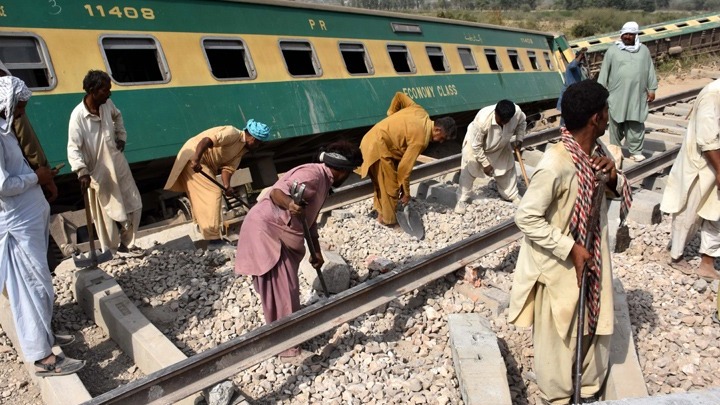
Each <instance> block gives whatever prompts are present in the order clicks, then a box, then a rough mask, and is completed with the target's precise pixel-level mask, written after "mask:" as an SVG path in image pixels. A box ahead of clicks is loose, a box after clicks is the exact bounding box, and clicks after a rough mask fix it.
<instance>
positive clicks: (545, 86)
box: [0, 0, 567, 191]
mask: <svg viewBox="0 0 720 405" xmlns="http://www.w3.org/2000/svg"><path fill="white" fill-rule="evenodd" d="M563 44H564V45H563ZM563 47H565V48H566V49H561V48H563ZM564 50H567V43H564V42H563V41H562V38H560V40H559V41H558V40H557V38H554V36H553V35H552V34H548V33H542V32H537V31H529V30H521V29H512V28H505V27H495V26H489V25H481V24H473V23H465V22H458V21H452V20H445V19H438V18H422V17H414V16H409V15H404V14H397V13H387V12H373V11H367V10H357V9H350V8H341V7H333V6H320V5H311V4H299V3H291V2H281V1H227V0H225V1H224V0H121V1H106V0H90V1H88V2H76V1H67V0H49V1H48V0H22V1H21V0H11V1H9V2H8V0H5V1H3V0H0V60H2V61H3V62H4V63H5V64H6V65H7V67H8V68H9V69H10V70H11V72H12V73H13V74H14V75H16V76H19V77H21V78H22V79H24V80H25V81H26V82H27V83H28V84H29V85H30V87H31V88H32V89H33V90H34V96H33V98H32V99H31V102H30V105H29V107H28V114H29V116H30V118H31V120H32V122H33V125H34V126H35V129H36V131H37V132H38V134H39V136H40V139H41V142H42V144H43V146H44V148H45V151H46V153H47V155H48V158H49V160H50V161H51V163H52V164H57V163H60V162H63V161H65V160H66V142H67V122H68V117H69V115H70V112H71V111H72V109H73V108H74V106H75V105H77V104H78V103H79V102H80V101H81V99H82V96H83V94H84V93H83V91H82V79H83V77H84V75H85V74H86V72H87V71H88V70H89V69H103V70H106V71H107V72H108V73H109V74H110V75H111V77H112V79H113V96H112V97H113V99H114V101H115V104H116V105H117V106H118V107H119V108H120V109H121V111H122V112H123V116H124V120H125V125H126V127H127V130H128V143H127V146H126V152H125V153H126V155H127V157H128V160H129V161H130V162H131V165H132V167H133V172H134V173H135V175H136V179H137V181H138V183H140V188H141V190H144V191H147V190H149V189H153V188H157V187H159V186H161V185H162V184H163V183H164V181H165V176H166V175H167V172H168V171H169V166H170V164H171V163H172V160H173V158H174V156H175V155H176V153H177V152H178V150H179V149H180V147H181V146H182V144H183V143H184V142H185V140H187V139H188V138H189V137H191V136H194V135H195V134H197V133H199V132H200V131H202V130H204V129H206V128H209V127H212V126H217V125H224V124H231V125H236V126H242V125H243V123H244V122H245V121H246V120H247V119H248V118H254V119H257V120H260V121H263V122H266V123H268V124H270V125H271V127H272V139H273V142H270V143H268V144H267V145H266V146H265V147H264V149H263V150H262V151H261V153H256V155H257V156H258V157H259V156H263V155H264V156H270V157H271V158H273V159H275V161H282V160H283V159H291V158H293V157H296V156H298V155H301V154H302V153H305V152H308V153H309V152H312V151H314V150H315V149H316V148H317V146H318V145H319V144H320V143H323V142H327V141H328V140H329V139H331V138H333V137H335V136H337V135H338V134H341V135H345V136H349V137H352V136H355V137H357V136H361V135H362V134H363V133H364V131H365V130H366V129H367V127H369V126H371V125H373V124H374V123H375V122H377V121H378V120H380V119H382V118H383V117H384V116H385V113H386V109H387V105H388V104H389V101H390V99H391V98H392V96H393V94H394V93H395V92H397V91H403V92H405V93H406V94H408V95H409V96H410V97H412V98H413V99H415V100H416V101H417V102H419V103H420V104H421V105H422V106H423V107H425V108H426V109H427V110H428V111H429V113H430V114H431V115H433V116H437V115H445V114H451V115H454V116H456V117H457V118H459V119H460V120H461V121H462V120H464V121H465V122H467V121H469V120H470V119H471V118H472V116H473V115H474V113H475V112H476V111H477V110H478V109H480V108H482V107H484V106H486V105H489V104H491V103H494V102H496V101H497V100H500V99H503V98H509V99H512V100H514V101H515V102H517V103H520V104H525V105H527V106H529V107H532V106H539V105H542V104H545V105H552V104H553V103H554V100H555V99H556V98H557V96H558V93H559V90H560V88H561V87H562V79H561V74H560V73H561V72H560V70H561V69H563V67H564V61H563V60H562V53H561V52H562V51H564ZM64 173H67V168H66V169H65V172H64ZM67 178H68V179H69V178H72V176H67Z"/></svg>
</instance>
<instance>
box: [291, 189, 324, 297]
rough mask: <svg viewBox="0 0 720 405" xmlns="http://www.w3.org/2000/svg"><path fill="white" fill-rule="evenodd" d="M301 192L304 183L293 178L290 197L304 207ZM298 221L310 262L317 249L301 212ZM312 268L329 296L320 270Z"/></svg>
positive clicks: (303, 190) (304, 202)
mask: <svg viewBox="0 0 720 405" xmlns="http://www.w3.org/2000/svg"><path fill="white" fill-rule="evenodd" d="M303 194H305V183H301V184H298V182H297V180H295V181H294V182H293V184H292V187H290V198H292V199H293V202H294V203H295V204H297V205H299V206H301V207H304V206H306V205H307V201H305V200H303ZM300 223H301V224H302V227H303V234H304V235H305V242H307V245H308V249H309V250H310V263H311V264H312V263H313V262H315V261H316V259H315V257H316V255H317V249H316V248H315V243H314V242H313V239H312V235H310V227H309V226H308V224H307V220H306V219H305V214H302V215H301V216H300ZM313 268H315V271H316V272H317V275H318V278H319V279H320V284H321V285H322V289H323V292H324V293H325V296H326V297H329V296H330V291H328V288H327V285H325V278H323V275H322V271H320V269H319V268H316V267H314V266H313Z"/></svg>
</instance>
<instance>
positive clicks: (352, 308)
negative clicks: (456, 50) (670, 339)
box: [87, 89, 699, 405]
mask: <svg viewBox="0 0 720 405" xmlns="http://www.w3.org/2000/svg"><path fill="white" fill-rule="evenodd" d="M698 91H699V89H694V90H691V91H687V92H683V93H680V94H675V95H672V96H670V97H666V98H663V99H661V100H660V99H659V100H656V101H655V102H654V103H653V104H652V106H651V117H650V118H649V119H648V126H649V128H651V129H653V128H654V129H655V131H654V132H651V133H649V134H648V136H647V137H646V140H647V141H648V142H647V143H648V144H649V146H650V147H651V148H653V149H652V150H649V151H648V153H647V154H650V155H651V156H650V157H649V158H648V159H646V160H645V161H643V162H641V163H639V164H632V165H630V166H629V167H626V168H625V173H626V175H627V176H628V178H629V179H630V181H631V183H632V184H633V185H635V186H637V185H639V184H641V183H642V182H643V179H645V178H647V177H649V176H652V175H655V174H658V173H661V172H662V171H663V170H666V169H667V168H669V167H670V166H671V165H672V163H673V161H674V159H675V157H676V156H677V153H678V151H679V144H680V142H681V140H682V136H681V135H682V130H683V127H682V125H681V120H680V119H678V118H673V117H678V116H679V114H680V115H682V113H683V112H684V111H687V108H688V107H687V106H688V105H689V102H690V101H691V100H692V98H693V97H694V96H695V95H696V94H697V92H698ZM666 109H667V110H668V111H670V113H666V114H663V110H666ZM654 122H660V123H661V124H653V123H654ZM558 134H559V129H558V128H550V129H547V130H544V131H540V132H536V133H532V134H529V135H528V136H527V137H526V140H525V143H524V146H525V147H527V148H538V149H542V148H543V145H545V144H547V143H548V142H551V141H553V140H554V139H555V138H557V136H558ZM459 164H460V157H459V155H454V156H450V157H446V158H442V159H438V160H436V161H433V162H431V163H427V164H423V165H419V166H417V167H416V168H415V170H414V171H413V176H412V182H420V181H424V180H428V179H432V178H436V177H438V176H441V175H443V174H446V173H450V172H453V171H456V170H458V168H459ZM370 192H371V185H370V183H369V182H359V183H356V184H354V185H351V186H347V187H343V188H340V189H338V190H337V192H336V193H335V194H334V195H333V196H331V197H330V199H329V200H328V202H327V204H326V206H325V208H324V210H326V211H327V210H331V209H334V208H339V207H342V206H344V205H347V204H351V203H353V202H356V201H359V200H362V199H365V198H367V197H368V196H369V195H370ZM520 237H521V234H520V232H519V231H518V229H517V228H516V227H515V224H514V222H513V221H512V220H506V221H504V222H502V223H501V224H499V225H497V226H494V227H492V228H490V229H486V230H484V231H482V232H480V233H477V234H474V235H472V236H471V237H469V238H467V239H464V240H462V241H460V242H457V243H455V244H453V245H451V246H448V247H446V248H444V249H441V250H439V251H437V252H435V253H433V254H430V255H428V256H426V257H424V258H423V259H422V262H420V263H415V264H412V265H409V266H405V267H401V268H398V269H395V270H393V271H391V272H389V273H386V274H383V275H380V276H378V277H376V278H373V279H371V280H369V281H367V282H365V283H363V284H360V285H357V286H355V287H354V288H351V289H349V290H347V291H345V292H343V293H341V294H338V295H335V296H332V297H331V298H329V299H323V300H321V301H319V302H316V303H315V304H313V305H311V306H309V307H306V308H304V309H302V310H301V311H298V312H296V313H294V314H293V315H292V316H290V317H288V318H285V319H282V320H279V321H277V322H274V323H272V324H270V325H265V326H262V327H260V328H257V329H255V330H253V331H251V332H249V333H246V334H244V335H242V336H240V337H238V338H236V339H234V340H231V341H228V342H226V343H223V344H220V345H219V346H217V347H215V348H212V349H209V350H206V351H204V352H202V353H199V354H197V355H195V356H192V357H189V358H187V359H186V360H183V361H180V362H178V363H176V364H174V365H172V366H170V367H167V368H165V369H163V370H160V371H157V372H155V373H152V374H150V375H147V376H146V377H144V378H142V379H140V380H137V381H133V382H131V383H129V384H127V385H124V386H121V387H119V388H117V389H114V390H112V391H110V392H107V393H104V394H102V395H99V396H97V397H95V398H93V399H92V400H91V401H89V402H87V404H88V405H89V404H115V403H132V404H169V403H173V402H175V401H178V400H180V399H183V398H186V397H188V396H190V395H192V394H194V393H196V392H199V391H201V390H202V389H204V388H207V387H210V386H212V385H214V384H216V383H218V382H220V381H222V380H225V379H227V378H230V377H231V376H233V375H236V374H238V373H239V372H241V371H243V370H246V369H247V368H248V367H251V366H252V365H254V364H257V363H259V362H261V361H263V360H264V359H267V358H269V357H271V356H273V355H275V354H277V353H279V352H281V351H283V350H285V349H288V348H290V347H294V346H296V345H298V344H300V343H302V342H305V341H307V340H309V339H311V338H313V337H316V336H318V335H320V334H322V333H325V332H327V331H329V330H332V329H333V328H335V327H337V326H339V325H341V324H343V323H344V322H347V321H349V320H352V319H354V318H356V317H358V316H360V315H362V314H365V313H367V312H369V311H371V310H373V309H374V308H377V307H379V306H382V305H384V304H387V303H388V302H390V301H392V300H394V299H396V298H397V297H399V296H402V295H404V294H406V293H408V292H411V291H413V290H415V289H418V288H420V287H422V286H424V285H426V284H428V283H430V282H432V281H434V280H437V279H439V278H441V277H443V276H445V275H447V274H449V273H452V272H454V271H456V270H458V269H461V268H463V267H464V266H465V265H467V264H470V263H472V262H474V261H476V260H478V259H479V258H481V257H483V256H484V255H486V254H488V253H491V252H494V251H496V250H498V249H500V248H502V247H504V246H507V245H509V244H510V243H512V242H514V241H516V240H517V239H519V238H520Z"/></svg>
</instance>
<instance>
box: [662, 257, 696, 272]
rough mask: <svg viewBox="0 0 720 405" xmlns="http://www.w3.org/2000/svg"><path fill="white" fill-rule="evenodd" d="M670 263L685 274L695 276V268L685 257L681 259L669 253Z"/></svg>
mask: <svg viewBox="0 0 720 405" xmlns="http://www.w3.org/2000/svg"><path fill="white" fill-rule="evenodd" d="M668 264H669V265H670V267H672V268H673V269H675V270H677V271H679V272H681V273H682V274H685V275H687V276H694V275H695V270H694V269H693V268H692V267H691V266H690V263H688V262H687V261H686V260H685V259H683V258H682V257H680V258H679V259H673V258H672V257H671V256H670V255H669V254H668Z"/></svg>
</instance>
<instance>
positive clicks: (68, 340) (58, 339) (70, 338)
mask: <svg viewBox="0 0 720 405" xmlns="http://www.w3.org/2000/svg"><path fill="white" fill-rule="evenodd" d="M53 338H55V342H53V346H60V347H64V346H67V345H69V344H72V343H74V342H75V335H58V334H53Z"/></svg>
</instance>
